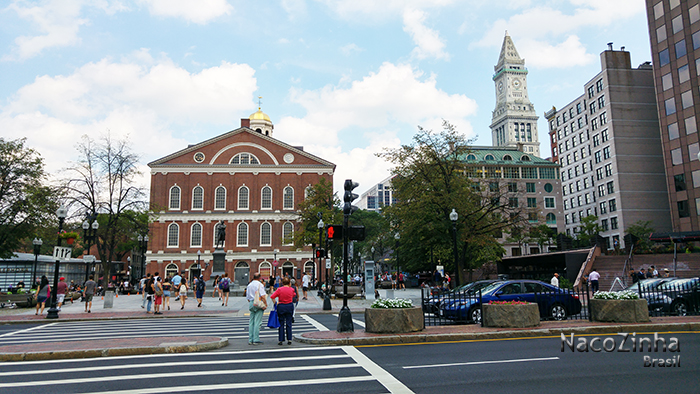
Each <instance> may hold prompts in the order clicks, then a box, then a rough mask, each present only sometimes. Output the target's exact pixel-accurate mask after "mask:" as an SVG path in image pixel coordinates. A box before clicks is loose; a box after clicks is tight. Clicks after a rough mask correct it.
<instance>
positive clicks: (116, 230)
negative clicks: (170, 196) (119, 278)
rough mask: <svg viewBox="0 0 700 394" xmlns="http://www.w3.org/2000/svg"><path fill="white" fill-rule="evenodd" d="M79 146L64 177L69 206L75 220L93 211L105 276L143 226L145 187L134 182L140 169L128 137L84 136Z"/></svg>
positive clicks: (145, 203) (145, 212)
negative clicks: (76, 155)
mask: <svg viewBox="0 0 700 394" xmlns="http://www.w3.org/2000/svg"><path fill="white" fill-rule="evenodd" d="M77 150H78V155H79V160H78V161H77V162H76V163H73V165H72V166H71V167H69V168H68V170H67V173H68V174H69V177H68V178H66V179H64V180H63V185H64V189H65V190H66V193H67V196H66V197H67V199H68V206H69V208H70V210H71V212H72V215H73V218H76V219H77V220H78V221H79V222H82V218H84V217H85V216H87V214H89V213H92V212H97V214H98V216H97V221H98V223H99V224H100V226H99V229H98V231H97V239H96V242H95V244H96V245H97V250H98V258H99V259H100V260H102V270H103V273H104V278H105V280H109V279H110V278H111V276H112V273H111V264H110V262H112V261H120V260H121V259H122V258H123V257H124V255H125V254H126V253H128V251H130V250H131V247H132V246H133V242H134V240H133V238H134V233H135V232H137V230H138V229H143V227H144V226H145V224H144V223H143V220H142V219H143V218H144V216H143V215H148V213H147V212H148V202H147V201H146V193H145V191H144V189H143V188H142V187H140V186H138V185H137V184H136V183H135V180H136V177H137V176H138V175H140V172H139V171H138V165H139V163H138V156H136V155H135V154H134V153H133V152H132V150H131V147H130V145H129V142H128V140H126V139H122V140H114V139H112V137H111V135H109V134H107V135H104V136H102V137H100V139H99V140H97V141H95V140H93V139H91V138H90V137H88V136H83V138H82V141H81V142H80V143H78V145H77ZM141 231H142V230H141Z"/></svg>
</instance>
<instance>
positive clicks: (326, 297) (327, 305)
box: [316, 212, 333, 311]
mask: <svg viewBox="0 0 700 394" xmlns="http://www.w3.org/2000/svg"><path fill="white" fill-rule="evenodd" d="M316 216H318V224H317V225H316V227H318V247H319V249H321V245H323V229H324V227H325V226H326V224H325V223H323V219H321V217H322V216H323V214H322V213H321V212H319V213H318V214H317V215H316ZM325 258H326V259H327V258H328V248H326V256H325ZM323 260H324V257H323V255H322V257H321V258H320V262H319V265H320V264H324V261H323ZM329 286H330V285H329V282H328V266H326V291H324V292H323V310H324V311H330V310H331V309H333V307H332V306H331V296H330V293H331V292H330V287H329Z"/></svg>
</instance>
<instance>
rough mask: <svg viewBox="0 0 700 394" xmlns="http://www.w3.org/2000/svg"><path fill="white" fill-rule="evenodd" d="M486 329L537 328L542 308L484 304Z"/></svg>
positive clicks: (524, 305) (532, 304)
mask: <svg viewBox="0 0 700 394" xmlns="http://www.w3.org/2000/svg"><path fill="white" fill-rule="evenodd" d="M482 308H483V312H484V316H483V319H484V327H509V328H523V327H537V326H539V325H540V308H539V306H538V305H537V304H534V303H531V304H484V305H482Z"/></svg>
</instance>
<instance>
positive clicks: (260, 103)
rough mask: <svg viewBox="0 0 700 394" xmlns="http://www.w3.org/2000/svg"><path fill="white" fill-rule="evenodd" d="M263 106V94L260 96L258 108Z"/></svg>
mask: <svg viewBox="0 0 700 394" xmlns="http://www.w3.org/2000/svg"><path fill="white" fill-rule="evenodd" d="M260 108H262V96H258V110H259V109H260Z"/></svg>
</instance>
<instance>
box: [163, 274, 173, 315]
mask: <svg viewBox="0 0 700 394" xmlns="http://www.w3.org/2000/svg"><path fill="white" fill-rule="evenodd" d="M172 288H173V285H172V283H170V278H165V281H164V282H163V310H165V308H166V307H167V308H168V310H170V291H171V290H172Z"/></svg>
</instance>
